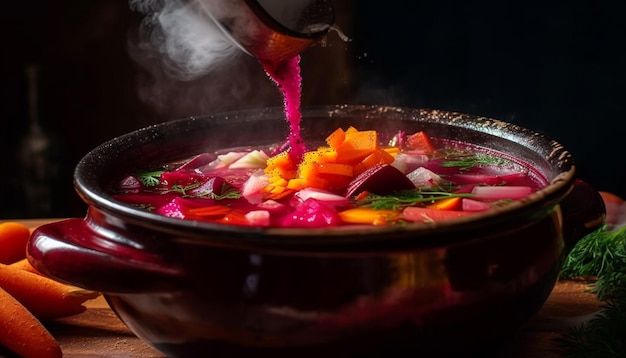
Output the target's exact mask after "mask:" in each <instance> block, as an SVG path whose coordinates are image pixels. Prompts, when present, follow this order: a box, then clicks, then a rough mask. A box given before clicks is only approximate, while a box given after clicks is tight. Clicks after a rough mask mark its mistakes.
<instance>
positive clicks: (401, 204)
mask: <svg viewBox="0 0 626 358" xmlns="http://www.w3.org/2000/svg"><path fill="white" fill-rule="evenodd" d="M471 196H472V194H469V193H464V194H455V193H448V192H445V191H423V190H403V191H398V192H396V193H395V194H394V195H377V194H371V193H370V194H368V195H367V196H366V197H364V198H362V199H358V200H356V201H355V203H356V205H357V206H361V207H368V208H372V209H376V210H400V209H402V208H406V207H409V206H415V205H417V204H419V203H432V202H435V201H437V200H442V199H448V198H454V197H461V198H467V197H471Z"/></svg>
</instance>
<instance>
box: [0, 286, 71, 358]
mask: <svg viewBox="0 0 626 358" xmlns="http://www.w3.org/2000/svg"><path fill="white" fill-rule="evenodd" d="M0 307H2V309H0V345H2V346H4V347H6V348H8V349H9V350H10V351H12V352H14V353H16V354H17V355H18V356H20V357H24V358H30V357H32V358H60V357H62V356H63V352H62V351H61V346H60V345H59V343H58V342H57V341H56V340H55V339H54V337H53V336H52V334H50V332H49V331H48V330H47V329H46V328H45V327H44V326H43V325H42V324H41V322H40V321H39V320H38V319H37V318H35V316H33V314H32V313H30V312H29V311H28V310H27V309H26V307H24V305H22V304H21V303H20V302H19V301H18V300H17V299H15V298H14V297H13V296H11V295H10V294H9V293H8V292H7V291H6V290H4V289H2V288H1V287H0Z"/></svg>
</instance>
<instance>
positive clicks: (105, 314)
mask: <svg viewBox="0 0 626 358" xmlns="http://www.w3.org/2000/svg"><path fill="white" fill-rule="evenodd" d="M50 221H51V220H47V219H43V220H25V221H23V222H24V223H26V224H27V225H29V226H30V227H36V226H39V225H41V224H45V223H47V222H50ZM600 305H601V303H600V302H599V301H597V300H596V298H595V295H593V294H592V293H589V292H588V287H587V285H586V283H584V282H577V281H561V282H558V283H557V284H556V286H555V287H554V290H553V291H552V294H551V295H550V297H549V298H548V301H547V302H546V303H545V305H544V306H543V307H542V309H541V310H540V311H539V312H538V313H537V314H536V315H535V316H534V317H533V318H532V319H531V320H530V321H529V322H528V323H527V324H526V325H525V326H524V327H523V328H522V330H521V331H520V332H519V333H518V334H517V336H516V337H515V339H514V340H513V341H512V342H511V344H510V346H509V347H508V348H507V351H506V352H503V357H507V358H509V357H511V358H558V357H561V355H560V354H559V352H558V349H557V347H556V345H555V343H554V339H555V338H556V337H558V336H559V335H560V334H562V333H563V332H565V331H566V330H567V329H568V328H569V327H571V326H572V325H579V324H581V323H582V322H584V321H585V320H588V319H589V318H590V317H592V316H593V314H594V313H596V312H597V311H598V310H599V308H600ZM86 306H87V310H86V311H85V312H84V313H81V314H79V315H76V316H72V317H67V318H64V319H60V320H57V321H54V322H50V323H48V324H47V327H48V329H49V330H50V332H51V333H52V334H53V335H54V337H55V338H56V339H57V340H58V341H59V343H60V344H61V348H62V349H63V353H64V357H81V358H88V357H126V358H135V357H136V358H143V357H164V355H163V354H161V353H159V352H158V351H156V350H155V349H153V348H152V347H150V346H148V345H147V344H146V343H144V342H143V341H141V340H140V339H139V338H137V337H136V336H135V335H134V334H133V333H132V332H131V331H130V330H129V329H128V328H127V327H126V326H125V325H124V324H123V323H122V322H121V321H120V320H119V319H118V318H117V316H116V315H115V314H114V313H113V311H111V309H110V308H109V306H108V305H107V303H106V301H105V300H104V299H103V298H102V297H99V298H97V299H95V300H91V301H88V302H87V303H86Z"/></svg>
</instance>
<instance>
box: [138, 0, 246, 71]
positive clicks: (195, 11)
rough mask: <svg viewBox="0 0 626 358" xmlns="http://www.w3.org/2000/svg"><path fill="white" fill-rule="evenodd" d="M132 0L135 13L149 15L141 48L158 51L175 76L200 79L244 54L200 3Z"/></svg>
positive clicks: (141, 31) (177, 0) (165, 65)
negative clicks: (202, 8) (239, 53)
mask: <svg viewBox="0 0 626 358" xmlns="http://www.w3.org/2000/svg"><path fill="white" fill-rule="evenodd" d="M129 1H130V8H131V9H132V10H134V11H137V12H139V13H141V14H143V15H145V18H144V19H143V22H142V24H141V28H140V32H139V47H140V48H142V49H143V50H145V51H151V50H154V51H156V52H157V54H158V55H160V56H161V58H162V61H163V65H164V70H165V71H166V72H167V73H169V74H170V75H171V76H173V77H176V78H178V79H182V80H192V79H196V78H199V77H201V76H204V75H206V74H207V73H210V72H211V71H213V70H215V69H217V68H218V67H219V66H220V65H221V64H223V63H224V61H226V60H228V59H232V58H233V57H234V56H235V55H236V54H237V53H238V52H240V50H239V48H238V47H237V46H236V45H235V44H233V43H232V42H230V40H228V39H227V38H226V37H225V36H224V35H223V33H222V31H221V30H220V29H219V28H218V27H217V26H216V25H215V24H214V23H213V22H212V21H211V20H210V19H209V18H208V16H207V15H206V14H204V13H203V12H202V10H201V9H199V7H198V3H197V2H196V1H193V0H192V1H181V0H160V1H159V0H129Z"/></svg>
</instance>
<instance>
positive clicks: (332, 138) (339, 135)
mask: <svg viewBox="0 0 626 358" xmlns="http://www.w3.org/2000/svg"><path fill="white" fill-rule="evenodd" d="M345 139H346V132H344V131H343V129H341V128H337V129H336V130H335V131H334V132H332V133H331V134H330V135H329V136H328V137H326V143H327V144H328V145H329V146H330V147H331V148H334V149H337V148H339V146H340V145H341V143H343V141H344V140H345Z"/></svg>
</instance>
